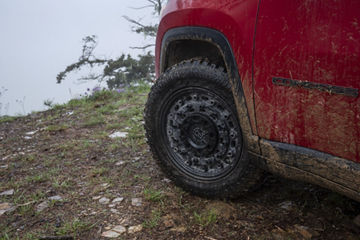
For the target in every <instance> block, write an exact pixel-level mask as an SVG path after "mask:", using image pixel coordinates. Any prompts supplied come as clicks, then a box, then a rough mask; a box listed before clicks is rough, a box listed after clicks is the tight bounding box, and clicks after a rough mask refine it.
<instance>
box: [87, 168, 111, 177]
mask: <svg viewBox="0 0 360 240" xmlns="http://www.w3.org/2000/svg"><path fill="white" fill-rule="evenodd" d="M108 171H109V169H108V168H105V167H100V168H94V169H93V170H92V171H91V173H92V175H93V176H102V175H104V174H105V173H107V172H108Z"/></svg>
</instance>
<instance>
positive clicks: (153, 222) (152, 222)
mask: <svg viewBox="0 0 360 240" xmlns="http://www.w3.org/2000/svg"><path fill="white" fill-rule="evenodd" d="M160 219H161V211H159V210H152V211H151V216H150V218H149V219H148V220H146V221H144V222H143V226H144V227H145V228H154V227H156V226H157V225H158V224H159V222H160Z"/></svg>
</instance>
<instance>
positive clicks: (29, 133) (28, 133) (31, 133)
mask: <svg viewBox="0 0 360 240" xmlns="http://www.w3.org/2000/svg"><path fill="white" fill-rule="evenodd" d="M38 131H39V130H35V131H31V132H27V133H25V135H34V134H35V133H37V132H38Z"/></svg>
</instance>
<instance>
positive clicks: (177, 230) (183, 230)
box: [170, 227, 186, 233]
mask: <svg viewBox="0 0 360 240" xmlns="http://www.w3.org/2000/svg"><path fill="white" fill-rule="evenodd" d="M170 231H172V232H181V233H184V232H186V228H185V227H174V228H171V229H170Z"/></svg>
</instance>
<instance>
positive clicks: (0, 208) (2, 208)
mask: <svg viewBox="0 0 360 240" xmlns="http://www.w3.org/2000/svg"><path fill="white" fill-rule="evenodd" d="M13 210H15V207H13V206H12V204H11V203H0V216H1V215H3V214H4V213H6V212H10V211H13Z"/></svg>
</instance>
